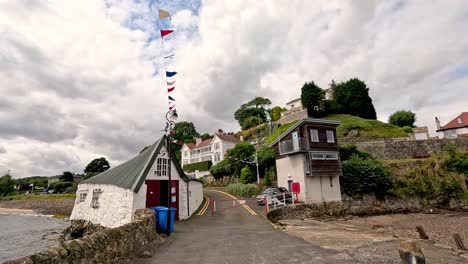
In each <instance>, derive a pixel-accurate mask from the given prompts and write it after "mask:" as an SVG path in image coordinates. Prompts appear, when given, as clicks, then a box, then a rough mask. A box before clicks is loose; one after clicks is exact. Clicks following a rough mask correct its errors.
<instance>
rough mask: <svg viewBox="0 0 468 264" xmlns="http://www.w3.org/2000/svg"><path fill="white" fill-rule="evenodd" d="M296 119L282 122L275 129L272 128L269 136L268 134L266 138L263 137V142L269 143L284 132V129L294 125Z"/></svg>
mask: <svg viewBox="0 0 468 264" xmlns="http://www.w3.org/2000/svg"><path fill="white" fill-rule="evenodd" d="M296 122H297V120H296V121H293V122H291V123H287V124H284V125H282V126H280V127H278V128H277V129H275V130H273V132H271V134H270V136H268V137H267V138H266V139H265V144H271V143H272V142H273V141H275V139H277V138H278V137H279V136H280V135H281V134H283V133H284V132H286V130H288V129H290V128H291V127H292V126H294V124H296Z"/></svg>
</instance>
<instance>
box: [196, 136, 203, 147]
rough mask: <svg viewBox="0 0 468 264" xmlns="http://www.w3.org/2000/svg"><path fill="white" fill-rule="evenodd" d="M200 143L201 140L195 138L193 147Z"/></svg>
mask: <svg viewBox="0 0 468 264" xmlns="http://www.w3.org/2000/svg"><path fill="white" fill-rule="evenodd" d="M201 142H202V140H201V138H197V137H196V138H195V145H198V144H200V143H201Z"/></svg>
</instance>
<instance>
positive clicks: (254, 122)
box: [242, 116, 263, 131]
mask: <svg viewBox="0 0 468 264" xmlns="http://www.w3.org/2000/svg"><path fill="white" fill-rule="evenodd" d="M261 123H263V120H262V119H260V118H259V117H256V116H250V117H248V118H247V119H245V121H244V124H243V125H242V130H243V131H245V130H248V129H250V128H252V127H256V126H258V125H260V124H261Z"/></svg>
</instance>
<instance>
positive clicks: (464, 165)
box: [446, 145, 468, 180]
mask: <svg viewBox="0 0 468 264" xmlns="http://www.w3.org/2000/svg"><path fill="white" fill-rule="evenodd" d="M447 153H448V159H447V161H446V165H447V168H448V169H449V170H450V171H453V172H456V173H461V174H465V176H467V177H468V152H459V151H457V150H456V148H455V146H453V145H450V146H449V147H448V149H447ZM467 180H468V179H467Z"/></svg>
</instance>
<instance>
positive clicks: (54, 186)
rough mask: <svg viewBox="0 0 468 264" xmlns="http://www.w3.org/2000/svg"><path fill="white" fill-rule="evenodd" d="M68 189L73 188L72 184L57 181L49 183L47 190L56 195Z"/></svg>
mask: <svg viewBox="0 0 468 264" xmlns="http://www.w3.org/2000/svg"><path fill="white" fill-rule="evenodd" d="M70 187H73V182H64V181H59V182H54V183H51V184H50V186H49V189H51V190H54V191H55V192H57V193H63V192H65V190H67V188H70Z"/></svg>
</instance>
